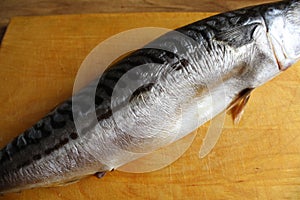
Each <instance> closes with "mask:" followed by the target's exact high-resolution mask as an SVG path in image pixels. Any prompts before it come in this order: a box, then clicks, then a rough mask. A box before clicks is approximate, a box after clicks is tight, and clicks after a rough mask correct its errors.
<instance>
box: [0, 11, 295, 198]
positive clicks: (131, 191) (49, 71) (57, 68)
mask: <svg viewBox="0 0 300 200" xmlns="http://www.w3.org/2000/svg"><path fill="white" fill-rule="evenodd" d="M209 15H211V14H210V13H132V14H96V15H71V16H49V17H18V18H14V19H13V20H12V21H11V23H10V25H9V27H8V30H7V33H6V35H5V37H4V40H3V42H2V46H1V49H0V81H1V84H0V111H1V112H0V118H1V120H0V130H1V131H0V147H3V146H4V145H5V144H6V143H7V142H9V141H10V140H11V139H12V138H13V137H15V136H17V135H18V134H19V133H21V132H22V131H24V130H25V129H26V128H28V127H30V126H31V125H32V124H34V123H35V122H36V121H37V120H38V119H40V118H41V117H42V116H44V115H45V114H46V113H47V112H49V111H50V110H51V109H52V108H53V107H55V105H57V104H58V103H59V102H61V101H63V100H64V99H66V98H68V97H69V96H70V95H71V94H72V87H73V81H74V79H75V76H76V73H77V70H78V68H79V67H80V65H81V63H82V61H83V59H84V58H85V57H86V55H87V54H88V53H89V52H90V51H91V50H92V49H93V48H94V47H95V46H96V45H97V44H98V43H99V42H101V41H103V40H105V39H106V38H108V37H110V36H112V35H114V34H117V33H120V32H122V31H125V30H129V29H132V28H137V27H145V26H152V27H163V28H171V29H173V28H176V27H179V26H182V25H184V24H187V23H190V22H193V21H196V20H199V19H201V18H204V17H207V16H209ZM137 37H139V36H138V35H137ZM299 99H300V64H299V63H298V64H296V65H295V66H294V67H293V68H291V69H289V70H287V71H286V72H284V73H282V74H281V75H280V76H278V77H276V78H275V79H273V80H272V81H270V82H268V83H267V84H265V85H263V86H262V87H260V88H258V89H257V90H255V92H254V93H253V95H252V96H251V99H250V102H249V104H248V106H247V108H246V111H245V114H244V116H243V118H242V120H241V122H240V124H239V125H236V126H234V125H233V123H232V120H231V117H230V116H227V118H226V122H225V125H224V128H223V134H222V136H221V138H220V140H219V142H218V143H217V145H216V147H215V148H214V149H213V151H212V152H211V153H210V154H209V155H208V156H207V157H205V158H203V159H199V158H198V152H199V148H200V145H201V144H202V140H203V138H204V136H205V133H206V131H207V127H208V125H209V124H205V125H204V126H203V127H201V128H199V129H198V130H197V136H196V139H195V141H194V142H193V144H192V146H191V148H189V149H188V151H187V152H186V153H185V154H184V155H183V156H182V157H181V158H180V159H179V160H177V161H176V162H175V163H173V164H172V165H170V166H168V167H166V168H164V169H162V170H159V171H155V172H151V173H145V174H132V173H124V172H119V171H114V172H111V173H108V174H107V175H106V176H105V177H104V178H103V179H97V178H95V177H89V178H85V179H83V180H81V181H80V182H78V183H75V184H72V185H68V186H65V187H56V188H40V189H33V190H28V191H24V192H21V193H15V194H9V195H5V196H2V197H0V200H4V199H10V200H18V199H32V200H44V199H52V200H65V199H72V200H73V199H74V200H75V199H132V198H134V199H187V198H189V199H299V198H300V134H299V129H300V101H299Z"/></svg>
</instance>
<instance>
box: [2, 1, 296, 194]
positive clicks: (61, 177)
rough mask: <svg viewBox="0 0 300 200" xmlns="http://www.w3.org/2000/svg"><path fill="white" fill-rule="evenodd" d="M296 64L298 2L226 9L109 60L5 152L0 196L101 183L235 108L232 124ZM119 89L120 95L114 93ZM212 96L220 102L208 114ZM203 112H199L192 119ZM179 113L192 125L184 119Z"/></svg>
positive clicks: (3, 152) (6, 148)
mask: <svg viewBox="0 0 300 200" xmlns="http://www.w3.org/2000/svg"><path fill="white" fill-rule="evenodd" d="M154 47H157V48H154ZM299 59H300V1H299V0H292V1H281V2H276V3H271V4H264V5H259V6H253V7H249V8H244V9H239V10H235V11H231V12H226V13H222V14H219V15H216V16H213V17H209V18H207V19H204V20H200V21H197V22H194V23H192V24H189V25H187V26H184V27H181V28H178V29H176V30H175V31H174V32H170V33H167V34H165V35H163V36H161V37H159V38H158V39H156V40H154V41H153V42H151V43H150V44H149V45H146V48H142V49H140V50H137V51H135V52H133V53H131V54H129V55H127V56H126V57H124V58H122V59H121V60H119V61H118V62H116V63H114V64H113V65H112V66H110V67H109V68H108V69H107V70H106V71H105V72H104V73H103V74H102V76H101V77H100V79H99V82H98V81H93V82H92V83H90V84H89V85H88V86H86V87H85V88H83V89H82V90H81V91H79V92H78V93H77V94H76V95H75V96H73V97H72V98H70V99H68V100H67V101H65V102H63V103H61V104H60V105H59V106H57V107H56V108H55V109H54V110H53V111H52V112H51V113H49V114H48V115H47V116H45V117H44V118H42V119H41V120H40V121H38V122H37V123H36V124H35V125H34V126H33V127H31V128H29V129H27V130H26V131H24V133H22V134H21V135H19V136H18V137H17V138H15V139H14V140H13V141H11V142H10V143H9V144H8V145H7V146H5V147H4V148H3V149H2V150H1V151H0V193H7V192H16V191H20V190H24V189H29V188H35V187H50V186H56V185H61V184H67V183H71V182H74V181H77V180H78V179H80V178H82V177H85V176H88V175H92V174H97V175H98V176H99V177H102V176H103V174H104V173H105V172H107V171H111V170H113V169H116V168H118V167H120V166H122V165H123V164H126V163H128V162H130V161H132V160H134V159H136V158H137V156H138V155H139V153H140V152H149V151H151V150H153V149H156V148H159V147H162V146H164V145H166V144H168V143H169V142H171V141H174V139H176V138H181V137H183V136H185V135H186V134H188V133H189V132H191V131H193V130H194V129H195V128H197V127H198V126H200V125H202V124H203V123H205V122H206V121H208V120H209V119H210V118H209V116H216V115H217V114H219V113H221V112H223V111H226V110H231V111H232V113H233V115H234V117H235V119H236V121H238V120H239V119H240V117H241V113H242V111H243V108H244V106H245V105H246V104H247V101H248V99H249V96H250V94H251V91H252V90H253V89H255V88H257V87H259V86H261V85H262V84H264V83H265V82H267V81H269V80H270V79H272V78H274V77H275V76H277V75H278V74H280V73H281V72H282V71H284V70H286V69H287V68H288V67H290V66H291V65H292V64H293V63H295V62H297V61H298V60H299ZM140 66H143V67H140ZM124 77H125V78H124ZM135 83H138V84H137V85H139V87H138V88H135V90H134V91H131V93H130V94H131V95H130V96H128V95H126V91H127V90H126V87H127V86H128V85H131V84H133V85H134V84H135ZM117 86H118V88H125V89H123V90H120V93H118V95H116V96H114V90H115V88H117ZM94 88H96V91H95V96H91V95H90V94H91V93H93V89H94ZM224 91H225V93H224V94H225V95H224V96H223V92H224ZM127 92H130V90H128V91H127ZM210 94H214V95H215V97H216V98H217V99H218V102H219V103H217V104H215V105H214V108H213V109H209V108H207V109H206V107H205V105H206V104H207V101H206V98H207V97H208V96H209V95H210ZM219 97H220V98H219ZM90 102H94V104H90ZM199 107H204V109H205V112H200V116H198V117H197V118H196V117H194V116H195V112H196V111H198V110H199ZM94 111H95V118H94V117H93V115H94ZM196 114H197V113H196ZM181 116H184V118H185V119H190V120H186V121H185V120H183V122H184V123H182V120H181ZM77 124H79V127H78V126H77ZM170 130H171V131H170Z"/></svg>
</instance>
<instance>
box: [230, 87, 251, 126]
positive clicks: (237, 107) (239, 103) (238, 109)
mask: <svg viewBox="0 0 300 200" xmlns="http://www.w3.org/2000/svg"><path fill="white" fill-rule="evenodd" d="M253 89H254V88H246V89H244V90H242V91H241V92H240V93H239V94H238V96H237V97H236V98H235V99H234V100H233V101H232V102H231V104H230V105H229V107H228V108H227V110H228V111H229V110H230V112H231V115H232V119H233V122H234V124H238V123H239V122H240V120H241V118H242V115H243V113H244V109H245V107H246V105H247V103H248V101H249V98H250V95H251V92H252V91H253Z"/></svg>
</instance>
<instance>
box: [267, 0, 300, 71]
mask: <svg viewBox="0 0 300 200" xmlns="http://www.w3.org/2000/svg"><path fill="white" fill-rule="evenodd" d="M264 17H265V20H266V26H267V30H268V36H269V40H270V42H271V45H272V48H273V51H274V54H275V57H276V59H277V63H278V65H279V68H280V69H281V70H285V69H287V68H288V67H290V66H291V65H292V64H294V63H295V62H297V61H298V60H299V59H300V1H299V0H292V1H286V4H285V5H284V6H282V4H281V6H278V7H270V8H268V10H267V11H266V12H265V16H264Z"/></svg>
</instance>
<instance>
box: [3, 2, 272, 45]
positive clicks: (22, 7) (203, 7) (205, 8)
mask: <svg viewBox="0 0 300 200" xmlns="http://www.w3.org/2000/svg"><path fill="white" fill-rule="evenodd" d="M271 1H272V0H246V1H237V0H215V1H210V0H199V1H193V0H186V1H181V0H166V1H155V0H130V1H124V0H111V1H106V0H76V1H74V0H24V1H18V0H1V1H0V41H1V38H2V36H3V34H4V31H5V29H6V26H7V25H8V22H9V20H10V19H11V18H12V17H15V16H36V15H57V14H83V13H112V12H159V11H160V12H162V11H164V12H165V11H169V12H175V11H176V12H183V11H193V12H224V11H228V10H232V9H237V8H241V7H244V6H249V5H254V4H261V3H265V2H271Z"/></svg>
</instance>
